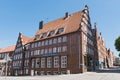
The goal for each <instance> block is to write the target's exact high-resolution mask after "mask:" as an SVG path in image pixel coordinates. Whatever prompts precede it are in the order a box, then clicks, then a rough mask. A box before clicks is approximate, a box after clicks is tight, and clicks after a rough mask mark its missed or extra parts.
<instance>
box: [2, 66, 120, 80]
mask: <svg viewBox="0 0 120 80" xmlns="http://www.w3.org/2000/svg"><path fill="white" fill-rule="evenodd" d="M0 80H120V68H110V69H104V70H101V71H96V72H86V73H84V74H70V75H52V76H33V77H31V76H25V77H0Z"/></svg>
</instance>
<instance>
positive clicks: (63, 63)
mask: <svg viewBox="0 0 120 80" xmlns="http://www.w3.org/2000/svg"><path fill="white" fill-rule="evenodd" d="M61 68H67V56H61Z"/></svg>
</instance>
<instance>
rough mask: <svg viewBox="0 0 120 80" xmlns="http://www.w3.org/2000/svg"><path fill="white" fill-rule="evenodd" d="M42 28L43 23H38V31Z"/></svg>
mask: <svg viewBox="0 0 120 80" xmlns="http://www.w3.org/2000/svg"><path fill="white" fill-rule="evenodd" d="M42 28H43V21H40V22H39V30H40V29H42Z"/></svg>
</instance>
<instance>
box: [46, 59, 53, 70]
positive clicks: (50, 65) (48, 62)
mask: <svg viewBox="0 0 120 80" xmlns="http://www.w3.org/2000/svg"><path fill="white" fill-rule="evenodd" d="M51 67H52V57H48V58H47V68H51Z"/></svg>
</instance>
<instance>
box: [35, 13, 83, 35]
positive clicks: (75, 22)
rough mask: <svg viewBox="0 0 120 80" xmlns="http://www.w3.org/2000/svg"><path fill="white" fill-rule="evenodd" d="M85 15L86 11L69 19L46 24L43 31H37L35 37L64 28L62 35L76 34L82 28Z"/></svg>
mask: <svg viewBox="0 0 120 80" xmlns="http://www.w3.org/2000/svg"><path fill="white" fill-rule="evenodd" d="M83 14H84V11H79V12H76V13H74V14H70V15H69V16H68V17H67V18H65V17H63V18H60V19H57V20H54V21H52V22H49V23H46V24H44V26H43V28H42V29H40V30H38V31H37V33H36V34H35V35H40V34H42V33H45V32H50V31H52V30H58V29H59V28H64V32H63V33H62V34H66V33H71V32H75V31H77V30H78V29H79V27H80V23H81V21H82V16H83ZM34 37H35V36H34Z"/></svg>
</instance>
